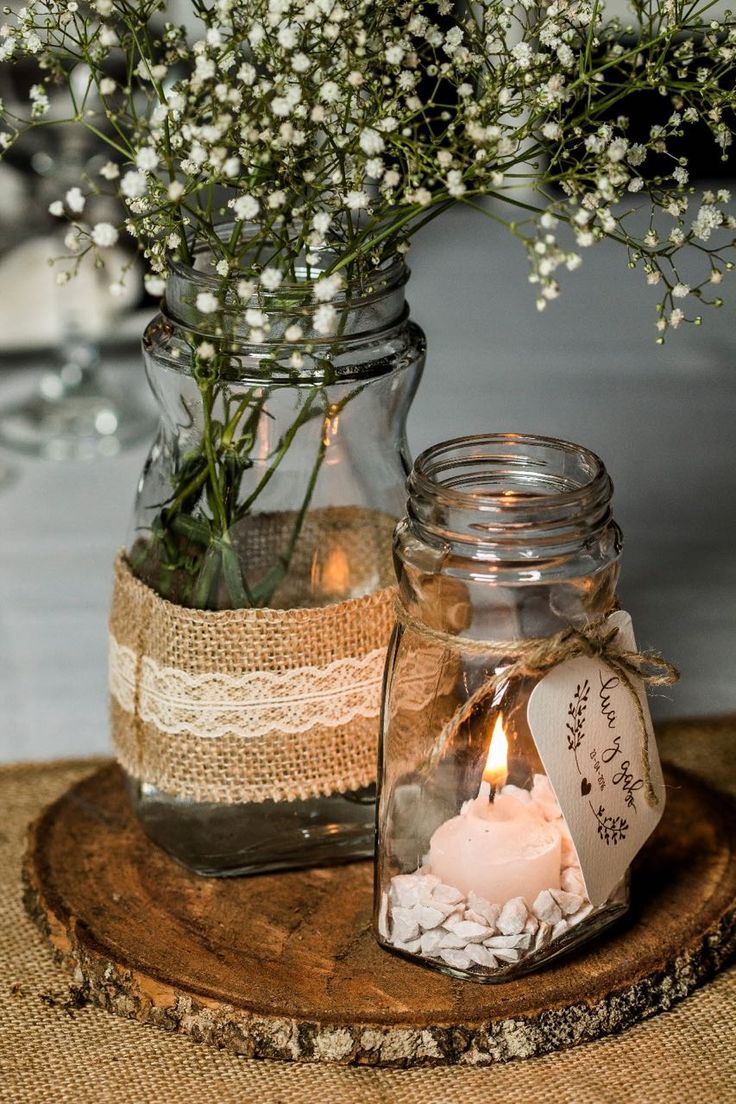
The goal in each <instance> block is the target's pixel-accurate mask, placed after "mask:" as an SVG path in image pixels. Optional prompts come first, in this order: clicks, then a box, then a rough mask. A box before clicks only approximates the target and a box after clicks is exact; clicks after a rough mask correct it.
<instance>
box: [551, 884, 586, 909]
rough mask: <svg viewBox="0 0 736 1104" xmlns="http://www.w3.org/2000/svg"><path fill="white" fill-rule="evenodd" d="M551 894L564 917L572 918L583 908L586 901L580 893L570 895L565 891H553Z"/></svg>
mask: <svg viewBox="0 0 736 1104" xmlns="http://www.w3.org/2000/svg"><path fill="white" fill-rule="evenodd" d="M550 893H551V894H552V896H553V897H554V899H555V901H556V902H557V904H558V905H559V906H560V908H561V910H562V915H563V916H572V914H573V913H574V912H577V911H578V909H579V908H581V907H582V905H583V902H584V900H585V898H584V897H581V896H580V895H579V894H578V893H568V892H567V891H566V890H564V889H552V890H550Z"/></svg>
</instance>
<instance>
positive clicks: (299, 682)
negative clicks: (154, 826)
mask: <svg viewBox="0 0 736 1104" xmlns="http://www.w3.org/2000/svg"><path fill="white" fill-rule="evenodd" d="M393 603H394V588H393V587H384V588H382V589H381V590H378V591H375V592H374V593H372V594H369V595H367V596H366V597H363V598H356V599H351V600H349V601H343V602H338V603H334V604H332V605H328V606H324V607H322V608H297V609H255V610H251V609H245V610H228V611H223V612H205V611H199V610H190V609H185V608H183V607H181V606H177V605H174V604H173V603H171V602H168V601H166V600H164V599H163V598H161V597H159V596H158V595H157V594H156V592H155V591H154V590H152V589H151V588H150V587H148V586H146V585H145V584H144V583H142V582H141V581H140V580H138V579H137V578H136V577H135V576H134V575H133V573H132V571H131V569H130V567H129V565H128V563H127V561H126V559H125V557H124V556H122V555H121V556H119V557H118V560H117V562H116V567H115V588H114V594H113V604H112V614H111V618H110V647H111V653H110V654H111V665H110V684H111V686H110V688H111V710H112V735H113V743H114V746H115V749H116V752H117V756H118V759H119V761H120V763H121V764H122V766H123V767H124V768H125V770H126V771H128V772H129V773H130V774H131V775H133V777H135V778H138V779H140V780H142V781H145V782H148V783H151V784H153V785H155V786H156V787H158V788H159V789H160V790H162V791H164V792H166V793H170V794H174V795H176V796H179V797H185V798H191V799H193V800H196V801H218V802H229V803H230V802H241V801H265V800H268V799H272V800H294V799H297V798H301V799H306V798H310V797H316V796H319V795H326V794H330V793H335V792H345V791H348V790H353V789H358V788H360V787H361V786H365V785H368V784H369V783H370V782H372V781H374V780H375V776H376V743H377V735H378V714H379V708H380V693H381V676H382V670H383V661H384V656H385V649H386V646H387V644H388V639H389V636H390V633H391V628H392V625H393V620H394V605H393Z"/></svg>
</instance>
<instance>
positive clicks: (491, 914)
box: [468, 889, 501, 928]
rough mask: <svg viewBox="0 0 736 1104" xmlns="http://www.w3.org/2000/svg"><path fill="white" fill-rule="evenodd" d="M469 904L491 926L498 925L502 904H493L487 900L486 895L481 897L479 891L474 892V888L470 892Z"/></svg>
mask: <svg viewBox="0 0 736 1104" xmlns="http://www.w3.org/2000/svg"><path fill="white" fill-rule="evenodd" d="M468 904H469V905H470V907H471V909H473V911H474V912H477V913H478V914H479V915H480V916H482V917H483V918H484V919H485V920H487V921H488V926H489V927H490V928H494V927H495V926H496V921H497V920H498V917H499V915H500V913H501V906H500V905H492V904H491V902H490V901H486V899H485V897H479V896H478V894H477V893H473V891H472V889H471V891H470V893H469V894H468Z"/></svg>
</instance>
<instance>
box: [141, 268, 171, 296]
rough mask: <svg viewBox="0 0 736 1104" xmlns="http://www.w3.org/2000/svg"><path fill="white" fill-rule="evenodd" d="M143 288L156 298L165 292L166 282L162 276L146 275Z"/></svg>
mask: <svg viewBox="0 0 736 1104" xmlns="http://www.w3.org/2000/svg"><path fill="white" fill-rule="evenodd" d="M143 286H144V287H145V289H146V291H147V292H148V294H149V295H153V296H154V297H155V298H158V297H159V296H160V295H163V294H164V292H165V291H166V281H165V280H164V278H163V276H157V275H155V274H148V275H146V276H145V277H144V279H143Z"/></svg>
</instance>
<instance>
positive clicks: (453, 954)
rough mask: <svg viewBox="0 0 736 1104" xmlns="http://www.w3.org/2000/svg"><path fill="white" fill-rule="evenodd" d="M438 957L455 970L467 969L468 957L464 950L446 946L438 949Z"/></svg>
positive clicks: (468, 964)
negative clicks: (455, 949)
mask: <svg viewBox="0 0 736 1104" xmlns="http://www.w3.org/2000/svg"><path fill="white" fill-rule="evenodd" d="M440 958H441V959H442V960H443V961H444V962H446V963H447V965H448V966H453V967H454V968H455V969H456V970H467V969H468V968H469V966H470V958H469V957H468V955H466V953H465V951H454V950H452V949H451V948H449V947H448V948H446V949H444V950H441V951H440Z"/></svg>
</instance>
